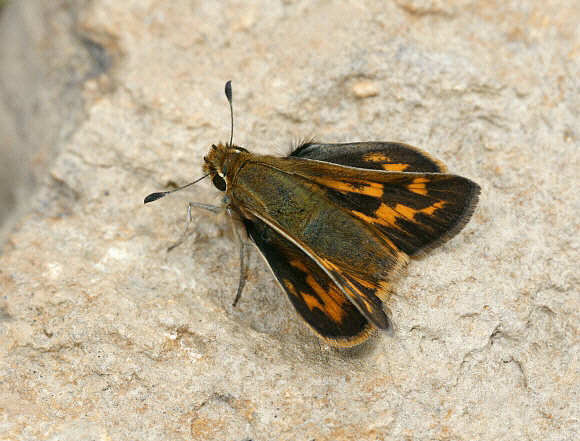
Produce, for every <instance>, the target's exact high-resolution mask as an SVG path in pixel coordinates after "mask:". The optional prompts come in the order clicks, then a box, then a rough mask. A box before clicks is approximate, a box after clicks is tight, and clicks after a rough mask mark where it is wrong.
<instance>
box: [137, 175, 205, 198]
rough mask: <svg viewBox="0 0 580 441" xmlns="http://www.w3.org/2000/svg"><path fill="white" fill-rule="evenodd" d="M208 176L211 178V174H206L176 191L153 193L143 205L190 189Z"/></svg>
mask: <svg viewBox="0 0 580 441" xmlns="http://www.w3.org/2000/svg"><path fill="white" fill-rule="evenodd" d="M208 176H209V173H206V174H205V175H203V176H202V177H201V178H199V179H196V180H195V181H193V182H190V183H189V184H186V185H184V186H183V187H179V188H176V189H175V190H169V191H161V192H159V193H151V194H150V195H149V196H147V197H146V198H145V200H144V201H143V203H144V204H148V203H149V202H153V201H156V200H157V199H161V198H162V197H163V196H167V195H168V194H169V193H173V192H176V191H178V190H183V189H184V188H186V187H189V186H190V185H193V184H196V183H198V182H199V181H201V180H202V179H205V178H207V177H208Z"/></svg>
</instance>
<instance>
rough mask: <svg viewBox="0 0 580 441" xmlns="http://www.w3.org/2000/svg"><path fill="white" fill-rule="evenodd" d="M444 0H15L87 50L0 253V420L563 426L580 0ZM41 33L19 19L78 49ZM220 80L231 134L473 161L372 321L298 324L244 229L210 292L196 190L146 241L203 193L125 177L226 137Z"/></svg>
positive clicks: (214, 434)
mask: <svg viewBox="0 0 580 441" xmlns="http://www.w3.org/2000/svg"><path fill="white" fill-rule="evenodd" d="M14 3H16V4H17V3H20V4H22V3H24V2H14ZM69 3H70V2H69ZM447 3H448V2H435V1H433V2H428V1H397V2H388V3H387V4H381V3H377V2H370V1H363V2H358V3H351V2H341V3H340V4H339V3H333V2H328V3H311V2H301V1H295V2H292V1H288V2H279V3H272V2H260V1H251V0H250V1H249V2H244V3H233V2H222V3H220V4H219V5H218V4H217V2H186V1H174V2H159V1H151V2H145V3H144V2H137V1H129V2H106V1H94V2H89V3H84V2H78V4H77V3H74V2H73V3H72V5H73V6H74V7H71V8H68V7H67V5H68V3H63V4H61V5H60V6H58V7H54V6H53V7H52V9H46V7H43V6H41V2H27V6H26V8H37V10H36V12H35V15H34V17H37V19H38V17H41V18H43V20H45V21H46V22H47V23H48V24H49V25H50V26H46V27H47V28H48V29H55V25H56V24H58V23H63V22H67V20H72V25H71V27H70V29H69V28H66V27H60V28H59V27H56V28H57V29H59V30H60V31H61V32H62V34H66V33H67V32H74V35H77V36H81V37H82V38H85V39H87V41H89V42H90V44H89V46H90V45H91V44H92V45H94V46H95V48H96V50H97V51H96V54H97V55H95V54H93V56H92V58H90V59H91V60H97V61H98V62H96V65H95V66H96V67H95V69H96V70H95V71H94V72H93V71H91V70H90V69H89V70H87V72H86V75H84V76H82V77H81V84H82V88H79V89H78V90H77V92H76V93H77V94H78V100H79V101H78V102H82V103H83V113H82V114H83V118H82V120H80V121H79V118H78V113H76V112H73V111H71V112H69V113H67V112H63V113H59V115H73V116H72V117H70V118H71V119H67V120H66V121H64V122H60V123H59V124H62V127H69V126H74V130H68V129H67V130H65V131H66V133H67V134H68V135H67V136H62V137H58V136H53V135H51V137H50V139H52V140H54V142H55V143H57V144H56V146H55V147H54V152H58V153H57V154H56V153H55V154H54V155H53V158H51V161H48V162H49V163H50V164H51V165H50V169H49V171H48V172H45V173H44V175H42V173H40V175H41V176H42V179H40V182H41V185H40V187H39V189H38V192H37V193H36V195H35V196H34V198H32V199H31V200H26V201H21V203H24V204H25V205H26V206H28V207H29V209H28V211H27V212H26V214H25V215H24V216H22V217H21V218H20V221H19V222H18V224H17V226H16V227H15V228H14V229H12V230H11V232H10V234H9V236H7V239H6V242H5V243H4V245H3V248H2V251H1V254H0V292H1V293H2V297H1V304H0V311H1V313H0V332H1V333H2V337H1V339H0V438H1V439H15V440H16V439H18V440H20V439H22V440H24V439H50V440H69V439H71V440H72V439H75V440H76V439H96V440H99V439H103V440H108V439H114V440H157V439H167V440H171V439H176V440H177V439H196V440H197V439H200V440H203V439H207V440H221V439H223V440H240V441H241V440H244V439H252V440H272V439H277V440H293V439H316V440H317V441H320V440H347V439H360V440H366V439H373V440H374V439H379V440H382V439H385V440H386V439H396V440H399V439H400V440H403V439H405V440H407V439H445V440H472V439H481V440H498V439H506V440H508V439H509V440H512V439H547V440H568V439H570V440H571V439H574V438H575V437H576V434H577V432H578V431H579V430H580V423H579V419H580V405H579V403H580V386H579V385H580V361H579V360H580V354H579V352H580V345H579V332H578V331H579V323H580V321H579V318H580V317H579V315H580V314H579V311H580V289H579V285H580V283H579V275H578V274H579V272H578V262H579V261H580V220H579V219H580V198H579V197H578V186H579V184H580V180H579V178H578V174H579V173H578V170H580V133H579V126H578V121H579V113H578V109H580V98H579V96H580V93H579V92H580V46H579V45H578V41H580V35H579V33H580V31H579V28H578V26H577V24H578V22H580V9H579V8H578V7H577V3H576V2H574V1H559V2H551V3H546V2H542V3H540V2H534V1H531V0H528V1H523V2H521V1H520V2H515V1H507V2H502V3H501V4H500V3H478V2H475V3H472V2H459V3H455V4H454V5H453V6H448V5H447ZM18 7H19V6H18V5H12V6H11V7H10V8H9V9H8V10H7V12H6V13H10V14H14V15H12V16H11V17H16V18H18V19H21V20H23V26H24V25H26V23H28V22H27V21H26V20H27V19H26V17H28V16H29V15H30V14H28V15H27V14H18V13H14V11H15V10H18V9H17V8H18ZM13 8H14V9H13ZM43 8H44V9H43ZM27 10H28V9H27ZM71 11H72V12H71ZM73 12H74V13H73ZM63 16H64V17H66V20H65V19H63V18H62V17H63ZM16 18H15V19H16ZM5 19H6V17H5V16H4V17H3V20H5ZM2 23H5V22H4V21H3V22H2ZM3 26H5V24H4V25H3ZM60 35H61V34H55V33H54V32H46V33H44V34H43V35H42V38H41V39H40V40H41V41H44V42H45V45H50V46H51V47H60V48H61V50H60V51H59V52H58V53H59V54H60V57H59V58H58V59H56V60H55V63H56V65H57V67H59V68H61V67H62V66H63V65H68V66H71V69H72V71H73V72H77V70H75V64H74V63H73V62H72V61H70V59H69V58H67V57H66V56H64V55H63V54H70V53H74V51H73V50H72V49H70V51H69V52H67V50H66V48H67V47H69V46H67V45H68V44H69V43H70V42H69V40H67V39H65V38H61V37H60ZM57 36H58V37H59V38H60V39H59V40H58V42H55V38H56V37H57ZM73 40H74V39H73ZM71 44H72V43H71ZM30 50H31V51H37V52H41V51H42V50H43V46H42V45H39V44H36V45H32V46H31V48H30ZM67 60H69V61H68V64H66V63H67ZM99 60H100V61H99ZM9 61H10V62H11V63H18V62H19V60H18V59H11V60H9ZM99 68H100V69H101V70H100V71H99ZM91 72H93V74H91ZM230 79H231V80H232V81H233V86H234V111H235V118H236V129H235V130H236V131H235V135H234V139H235V141H236V142H237V143H238V144H241V145H243V146H244V147H246V148H248V149H250V150H251V151H254V152H256V153H284V152H285V151H287V144H288V142H289V140H293V139H296V138H297V137H305V136H309V135H311V134H314V135H316V136H317V137H318V139H320V140H322V141H325V142H333V141H334V142H345V141H360V140H393V141H403V142H406V143H409V144H412V145H416V146H418V147H420V148H423V149H424V150H427V151H428V152H430V153H431V154H432V155H433V156H435V157H436V158H439V159H441V160H442V161H443V162H444V163H445V164H447V165H448V167H449V169H450V170H451V171H452V172H455V173H458V174H461V175H464V176H467V177H469V178H471V179H473V180H475V181H476V182H478V183H479V184H480V185H481V187H482V195H481V200H480V204H479V207H478V209H477V211H476V212H475V215H474V217H473V219H472V220H471V222H470V223H469V224H468V225H467V227H466V228H465V230H464V231H463V232H462V233H461V234H460V235H459V236H458V237H456V238H455V239H453V240H452V241H450V242H449V243H448V244H446V245H445V246H443V247H441V248H440V249H438V250H436V251H435V252H433V253H432V254H431V255H430V256H429V257H427V258H425V259H423V260H422V261H420V262H413V263H412V264H411V265H410V266H409V267H408V269H406V270H405V271H404V272H403V274H402V277H401V278H400V280H399V281H398V283H397V285H396V293H395V294H394V295H393V297H392V299H391V302H390V308H391V311H392V317H393V320H394V322H395V325H396V335H395V337H394V338H388V337H386V336H382V335H377V336H376V337H374V338H372V339H371V341H370V342H369V343H367V344H365V345H363V346H362V347H360V348H356V349H351V350H348V351H339V350H334V349H330V348H328V347H326V346H325V345H324V344H321V343H320V342H319V341H318V340H317V338H316V337H315V336H313V335H312V334H311V333H310V332H309V331H308V329H306V327H305V326H304V325H303V324H302V322H301V321H300V318H299V317H298V316H297V314H296V313H295V312H294V311H293V310H292V307H291V306H290V304H289V302H288V301H287V300H286V298H285V295H284V294H283V293H282V291H281V290H280V289H279V287H278V285H277V283H276V281H275V280H274V278H273V276H272V275H271V274H270V273H269V271H268V269H267V268H266V266H265V264H264V263H263V262H262V260H261V259H260V258H259V257H258V253H257V252H254V253H253V255H252V257H251V260H250V270H249V277H248V281H247V283H246V289H245V291H244V294H243V296H242V299H241V301H240V303H239V304H238V306H237V307H236V308H232V306H231V302H232V300H233V296H234V293H235V289H236V286H237V277H238V251H237V248H236V244H235V241H233V240H232V237H231V233H230V229H229V227H228V226H227V224H226V223H225V222H223V219H219V218H217V217H215V216H213V215H210V214H205V213H200V214H196V216H195V219H194V222H193V223H192V225H191V229H190V233H191V234H190V235H189V236H188V237H187V239H186V241H185V243H184V244H182V245H181V246H179V247H177V248H176V249H175V250H173V251H171V252H167V247H168V246H169V245H170V244H171V243H173V242H174V241H175V240H176V239H177V238H178V237H179V234H180V233H181V231H182V228H183V225H184V220H185V212H186V206H187V202H188V201H189V200H197V201H200V202H204V203H214V204H215V203H218V202H219V195H217V191H214V190H213V188H212V185H211V183H209V182H201V183H199V184H197V185H196V186H195V187H194V188H192V189H188V190H185V191H183V192H181V193H177V194H175V195H173V196H171V197H167V198H165V199H163V200H160V201H158V202H156V203H154V204H151V205H147V206H143V203H142V201H143V197H144V196H146V195H147V194H148V193H150V192H154V191H162V190H165V189H168V188H172V187H173V186H175V185H183V184H185V183H187V182H190V181H191V180H193V179H195V178H197V177H199V176H200V174H201V170H200V169H201V165H202V161H203V160H202V158H203V155H204V154H205V153H206V152H207V150H208V148H209V146H210V145H211V144H212V143H214V142H217V141H219V140H222V141H227V140H228V138H229V110H228V107H227V102H226V100H225V97H224V96H223V85H224V83H225V81H226V80H230ZM2 83H3V84H5V83H6V80H5V79H3V81H2ZM35 84H37V83H35ZM47 87H49V85H48V84H47ZM34 90H37V87H36V88H35V89H34ZM49 92H50V91H45V93H47V94H49ZM12 104H13V106H14V107H13V108H18V103H12ZM53 106H54V108H55V109H56V108H59V101H58V99H55V100H54V102H53ZM24 107H25V108H26V106H24ZM9 110H10V109H9ZM71 121H75V124H74V125H73V124H72V123H71ZM52 123H53V122H51V124H52ZM35 124H41V121H35ZM46 124H48V123H46ZM57 126H58V124H57ZM51 127H54V126H51ZM38 132H39V135H38V136H41V135H42V127H40V128H39V129H38ZM51 133H52V132H51ZM45 135H46V134H45ZM37 173H38V172H37Z"/></svg>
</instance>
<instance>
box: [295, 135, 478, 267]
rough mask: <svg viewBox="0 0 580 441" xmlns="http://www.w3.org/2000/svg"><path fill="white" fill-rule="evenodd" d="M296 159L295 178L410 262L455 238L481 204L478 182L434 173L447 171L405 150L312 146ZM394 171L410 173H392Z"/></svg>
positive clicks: (366, 145) (377, 145) (414, 151)
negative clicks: (363, 224)
mask: <svg viewBox="0 0 580 441" xmlns="http://www.w3.org/2000/svg"><path fill="white" fill-rule="evenodd" d="M343 150H344V152H343ZM357 150H360V152H359V153H357ZM295 153H297V154H296V155H295ZM293 158H296V159H295V162H296V165H295V166H293V167H292V173H293V174H296V175H300V176H302V177H304V178H305V179H307V180H309V181H311V182H314V183H316V184H317V185H320V186H321V187H323V189H324V192H325V194H326V195H327V197H328V198H329V199H330V200H332V201H333V202H334V203H336V204H337V205H339V206H341V207H343V208H344V209H346V210H348V211H349V212H351V213H352V214H353V215H354V216H357V217H358V218H359V219H362V220H364V221H366V222H368V223H369V224H372V225H373V226H374V227H376V228H377V230H378V231H380V233H382V234H383V235H384V236H385V237H387V238H388V239H389V240H390V241H392V242H393V243H394V245H395V246H396V247H397V248H398V249H400V250H401V251H403V252H404V253H406V254H407V255H409V256H414V257H420V256H422V255H424V254H425V253H426V252H428V251H429V250H431V249H433V248H435V247H436V246H438V245H440V244H442V243H443V242H445V241H447V240H449V239H450V238H451V237H453V236H455V235H456V234H457V233H458V232H459V231H460V230H461V229H462V228H463V227H464V226H465V224H466V223H467V222H468V221H469V219H470V217H471V215H472V214H473V211H474V209H475V206H476V205H477V201H478V195H479V190H480V189H479V186H478V185H477V184H476V183H475V182H473V181H470V180H469V179H466V178H463V177H461V176H456V175H452V174H447V173H440V172H431V171H430V170H437V169H438V170H444V168H443V166H442V165H440V164H439V163H437V162H435V161H434V160H432V159H430V158H429V157H428V156H426V155H425V154H423V153H422V152H420V151H419V150H418V149H414V148H411V147H408V146H404V145H402V144H393V143H356V144H346V145H344V147H343V144H335V145H332V144H313V145H306V146H305V147H304V146H303V147H300V148H298V149H297V150H296V151H295V152H294V153H293V154H292V155H291V156H290V159H293ZM369 158H371V159H372V158H374V159H376V160H375V161H373V160H371V159H369ZM313 159H314V161H313ZM379 159H380V161H379ZM317 161H325V162H327V164H328V166H326V167H320V166H319V165H318V163H317ZM348 163H353V164H356V165H357V166H358V167H353V166H347V164H348ZM406 165H408V167H407V168H405V166H406ZM389 167H394V169H395V170H400V169H405V170H409V171H404V172H400V171H387V170H388V168H389ZM380 170H385V171H380ZM417 170H420V171H425V170H429V172H428V173H417V172H416V171H417Z"/></svg>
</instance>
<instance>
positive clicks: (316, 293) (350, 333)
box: [243, 218, 390, 347]
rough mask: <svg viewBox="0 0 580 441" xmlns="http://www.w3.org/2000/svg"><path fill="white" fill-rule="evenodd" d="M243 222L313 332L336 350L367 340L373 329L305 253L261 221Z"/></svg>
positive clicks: (246, 219) (249, 220)
mask: <svg viewBox="0 0 580 441" xmlns="http://www.w3.org/2000/svg"><path fill="white" fill-rule="evenodd" d="M243 223H244V226H245V227H246V231H247V232H248V236H249V237H250V238H251V240H252V241H253V242H254V243H255V244H256V246H257V247H258V249H259V250H260V252H261V253H262V255H263V256H264V258H265V259H266V261H267V262H268V264H269V266H270V268H271V269H272V272H273V273H274V275H275V276H276V278H277V279H278V282H279V283H280V285H281V286H282V288H283V289H284V291H286V293H287V294H288V298H289V299H290V301H291V302H292V305H294V308H296V310H297V311H298V313H299V314H300V315H301V316H302V318H303V319H304V320H305V321H306V323H307V324H308V326H309V327H310V328H311V329H312V330H313V331H314V332H315V333H317V334H318V335H319V336H320V337H322V338H323V339H324V340H326V341H327V342H328V343H329V344H331V345H333V346H339V347H350V346H354V345H357V344H360V343H362V342H363V341H364V340H366V339H367V338H368V336H369V335H370V334H371V333H372V332H373V331H374V329H375V327H374V326H373V325H372V324H371V323H369V321H368V320H367V319H366V318H365V317H364V316H363V315H362V314H361V313H360V312H359V310H358V309H357V308H356V306H355V305H354V304H353V303H352V302H351V301H350V300H349V299H348V298H347V297H346V296H345V294H344V293H343V291H342V290H341V289H340V288H339V287H338V286H337V285H336V283H335V282H334V281H333V280H332V279H331V278H330V277H329V276H328V274H326V272H325V271H324V270H323V269H322V268H321V267H320V265H318V264H317V263H316V262H315V261H314V260H312V259H311V258H310V257H309V256H308V255H307V254H306V253H305V252H304V250H302V249H300V248H299V247H298V246H296V245H295V244H294V243H292V242H291V241H289V240H287V239H286V238H285V237H284V236H282V235H281V234H279V233H278V232H276V231H275V230H274V229H273V228H270V227H269V226H267V225H266V223H265V222H263V221H262V220H260V219H248V218H245V219H243ZM389 326H390V322H389Z"/></svg>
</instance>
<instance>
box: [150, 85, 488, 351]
mask: <svg viewBox="0 0 580 441" xmlns="http://www.w3.org/2000/svg"><path fill="white" fill-rule="evenodd" d="M226 96H227V98H228V100H229V102H230V110H231V113H232V136H231V137H230V142H229V143H227V144H222V143H219V144H217V145H213V146H212V147H211V149H210V151H209V153H208V154H207V155H206V156H205V157H204V165H203V171H204V173H205V174H204V176H203V177H202V178H200V179H203V178H205V177H209V178H210V179H211V180H212V182H213V184H214V186H215V188H216V189H217V190H219V191H221V192H222V193H223V198H222V206H221V207H214V206H209V205H205V204H200V203H197V202H192V203H190V204H189V207H188V216H187V222H188V223H189V221H190V220H191V215H190V210H191V208H192V207H201V208H205V209H208V210H210V211H213V212H220V211H223V210H225V211H226V212H227V213H228V215H229V216H230V218H231V219H233V220H234V221H235V222H236V223H238V224H241V225H242V226H243V228H244V229H245V231H246V233H247V236H248V237H249V238H250V240H251V241H252V242H253V243H254V244H255V245H256V247H257V248H258V249H259V250H260V252H261V254H262V256H263V257H264V258H265V260H266V262H267V263H268V265H269V267H270V269H271V270H272V272H273V273H274V275H275V277H276V279H277V280H278V282H279V283H280V286H281V287H282V289H283V290H284V291H285V292H286V294H287V295H288V298H289V299H290V302H291V303H292V305H293V306H294V308H295V309H296V311H297V312H298V314H299V315H300V316H301V317H302V318H303V319H304V321H305V322H306V324H307V325H308V326H309V327H310V328H311V329H312V331H314V333H315V334H316V335H317V336H318V337H320V338H321V339H322V340H324V341H326V342H327V343H328V344H330V345H331V346H335V347H350V346H355V345H358V344H360V343H362V342H364V341H365V340H366V339H367V338H368V337H369V336H370V335H371V334H372V333H373V332H374V331H375V330H376V329H377V328H378V329H381V330H383V331H385V332H387V333H393V325H392V322H391V319H390V318H389V315H388V314H387V309H386V304H387V303H388V300H389V296H390V293H391V281H392V280H393V278H394V276H395V275H396V274H397V273H398V272H399V271H400V269H401V268H402V267H404V266H405V265H406V264H407V263H408V262H409V260H410V259H411V258H418V257H422V256H424V255H425V254H426V253H427V252H429V251H430V250H432V249H433V248H435V247H437V246H439V245H441V244H442V243H444V242H445V241H447V240H449V239H450V238H452V237H453V236H455V235H456V234H457V233H458V232H459V231H461V229H462V228H463V227H464V226H465V224H466V223H467V222H468V221H469V219H470V218H471V216H472V214H473V212H474V210H475V207H476V205H477V202H478V196H479V192H480V187H479V186H478V185H477V184H476V183H475V182H473V181H471V180H469V179H467V178H464V177H461V176H458V175H454V174H450V173H448V172H447V169H446V167H445V166H444V165H443V164H442V163H441V162H439V161H438V160H436V159H433V158H431V157H430V156H429V155H428V154H427V153H425V152H423V151H421V150H419V149H417V148H415V147H411V146H409V145H405V144H400V143H394V142H356V143H348V144H322V143H316V142H304V143H302V144H301V145H300V146H298V147H297V148H296V149H295V150H294V151H293V152H292V153H291V154H290V155H289V156H287V157H275V156H270V155H256V154H252V153H250V152H249V151H248V150H247V149H245V148H243V147H240V146H237V145H234V144H233V107H232V92H231V83H230V82H229V81H228V83H226ZM198 181H199V180H198ZM195 182H197V181H195ZM195 182H192V183H191V184H193V183H195ZM191 184H188V185H191ZM182 188H183V187H182ZM173 191H176V190H173ZM171 192H172V191H168V192H162V193H153V194H151V195H149V196H147V198H145V203H148V202H151V201H153V200H156V199H159V198H160V197H162V196H165V195H166V194H168V193H171ZM186 229H187V227H186ZM241 260H242V262H241V271H242V274H243V247H242V248H241ZM242 286H243V277H241V279H240V285H239V288H238V293H237V295H236V300H235V301H234V304H235V303H236V302H237V300H238V299H239V295H240V294H241V289H242Z"/></svg>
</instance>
